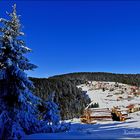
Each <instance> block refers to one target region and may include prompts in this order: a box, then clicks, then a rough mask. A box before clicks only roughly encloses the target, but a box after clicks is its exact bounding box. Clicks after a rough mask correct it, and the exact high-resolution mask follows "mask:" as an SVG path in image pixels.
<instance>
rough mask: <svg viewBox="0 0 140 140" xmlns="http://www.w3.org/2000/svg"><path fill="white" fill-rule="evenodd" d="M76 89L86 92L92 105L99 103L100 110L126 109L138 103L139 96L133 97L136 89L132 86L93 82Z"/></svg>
mask: <svg viewBox="0 0 140 140" xmlns="http://www.w3.org/2000/svg"><path fill="white" fill-rule="evenodd" d="M78 87H79V88H82V90H84V91H87V94H88V96H89V97H90V99H91V101H92V103H99V107H100V108H104V107H107V108H112V107H113V106H118V107H126V106H128V105H130V104H139V103H140V96H135V95H133V92H134V90H135V89H136V88H137V87H134V86H130V85H126V84H122V83H115V82H96V81H94V82H92V83H89V84H83V85H80V86H78ZM136 90H138V89H136Z"/></svg>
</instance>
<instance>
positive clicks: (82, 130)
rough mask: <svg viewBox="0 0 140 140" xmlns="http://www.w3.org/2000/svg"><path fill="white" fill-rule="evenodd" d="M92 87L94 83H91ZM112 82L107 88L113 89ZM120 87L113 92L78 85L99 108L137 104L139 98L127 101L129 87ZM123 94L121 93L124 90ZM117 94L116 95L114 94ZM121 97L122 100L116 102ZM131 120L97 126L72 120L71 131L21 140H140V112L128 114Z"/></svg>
mask: <svg viewBox="0 0 140 140" xmlns="http://www.w3.org/2000/svg"><path fill="white" fill-rule="evenodd" d="M92 84H93V85H94V84H96V83H92ZM114 85H115V83H114V82H109V83H108V86H109V88H112V87H114ZM119 85H120V87H119V88H118V87H116V88H114V90H113V91H110V90H109V89H108V90H105V91H103V90H101V89H96V90H95V89H94V88H93V86H92V85H85V84H83V85H80V86H78V87H79V88H82V89H83V90H84V91H87V94H88V95H89V97H90V98H91V101H92V103H99V107H100V108H104V107H107V108H112V107H113V106H119V107H124V106H127V105H129V104H131V103H139V101H140V97H139V96H137V97H133V98H132V99H131V100H128V98H127V97H128V93H129V92H130V90H131V86H129V85H125V84H119ZM124 89H125V92H123V94H122V92H121V90H124ZM116 93H117V94H116ZM120 95H121V97H122V98H123V99H122V100H117V99H118V97H119V96H120ZM129 117H131V119H129V120H126V121H125V122H117V121H98V122H97V124H82V123H81V122H80V119H76V118H74V119H72V120H68V121H67V122H71V129H70V130H69V132H65V133H53V134H34V135H29V136H25V137H24V138H23V139H128V138H130V139H140V111H138V112H135V113H131V114H129Z"/></svg>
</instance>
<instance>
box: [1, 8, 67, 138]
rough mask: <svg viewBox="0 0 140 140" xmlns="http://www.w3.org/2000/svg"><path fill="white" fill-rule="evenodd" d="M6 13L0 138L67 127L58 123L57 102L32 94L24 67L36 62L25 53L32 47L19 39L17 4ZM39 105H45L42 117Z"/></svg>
mask: <svg viewBox="0 0 140 140" xmlns="http://www.w3.org/2000/svg"><path fill="white" fill-rule="evenodd" d="M8 15H9V17H10V19H9V20H6V19H3V18H1V19H0V23H2V26H0V139H8V138H15V139H20V138H21V137H22V136H23V135H24V134H33V133H39V132H45V133H46V132H58V131H65V130H67V129H68V128H69V125H67V124H62V123H61V124H60V123H59V121H60V117H59V111H58V106H57V105H56V104H55V103H54V102H53V100H51V99H50V100H48V101H47V102H44V101H42V100H41V99H40V98H38V97H36V96H35V95H33V94H32V92H31V91H32V89H33V88H34V86H33V83H32V82H31V81H30V80H29V79H28V77H27V75H26V74H25V71H26V70H32V69H34V68H36V66H35V65H33V64H31V63H29V60H28V59H27V58H26V57H25V55H24V54H26V53H28V52H31V49H29V48H28V47H26V45H25V42H24V41H23V40H22V39H21V37H22V36H23V35H24V33H23V32H21V24H20V20H19V16H18V15H17V13H16V5H14V6H13V12H12V13H10V14H9V13H8ZM39 105H43V106H44V108H45V113H43V115H42V118H41V119H40V118H39V116H40V114H39V113H40V111H39V109H38V106H39Z"/></svg>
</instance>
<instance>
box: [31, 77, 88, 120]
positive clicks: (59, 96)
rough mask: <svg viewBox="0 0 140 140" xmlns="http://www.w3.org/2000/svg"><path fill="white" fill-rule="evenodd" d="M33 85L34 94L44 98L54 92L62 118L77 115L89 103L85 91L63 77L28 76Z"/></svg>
mask: <svg viewBox="0 0 140 140" xmlns="http://www.w3.org/2000/svg"><path fill="white" fill-rule="evenodd" d="M30 79H31V80H32V81H33V82H34V85H35V91H34V92H35V94H36V95H37V96H40V97H41V98H42V99H44V100H46V99H47V98H48V96H49V95H50V94H51V93H55V97H54V101H55V102H56V103H57V104H58V105H59V107H60V113H61V117H62V119H71V118H74V117H79V116H80V115H81V114H82V113H83V110H84V108H85V107H86V106H87V105H88V104H89V103H90V99H89V97H88V96H87V95H86V92H84V91H82V90H80V89H78V88H77V87H76V84H74V83H72V82H71V81H69V80H67V79H66V80H64V79H59V80H58V79H53V78H51V79H45V78H42V79H41V78H30Z"/></svg>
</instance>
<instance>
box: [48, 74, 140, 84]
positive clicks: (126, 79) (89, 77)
mask: <svg viewBox="0 0 140 140" xmlns="http://www.w3.org/2000/svg"><path fill="white" fill-rule="evenodd" d="M51 78H55V79H67V80H69V81H73V82H74V83H75V84H77V85H78V84H79V83H84V82H86V81H112V82H120V83H124V84H130V85H136V86H140V74H115V73H105V72H79V73H69V74H64V75H57V76H53V77H50V79H51Z"/></svg>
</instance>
